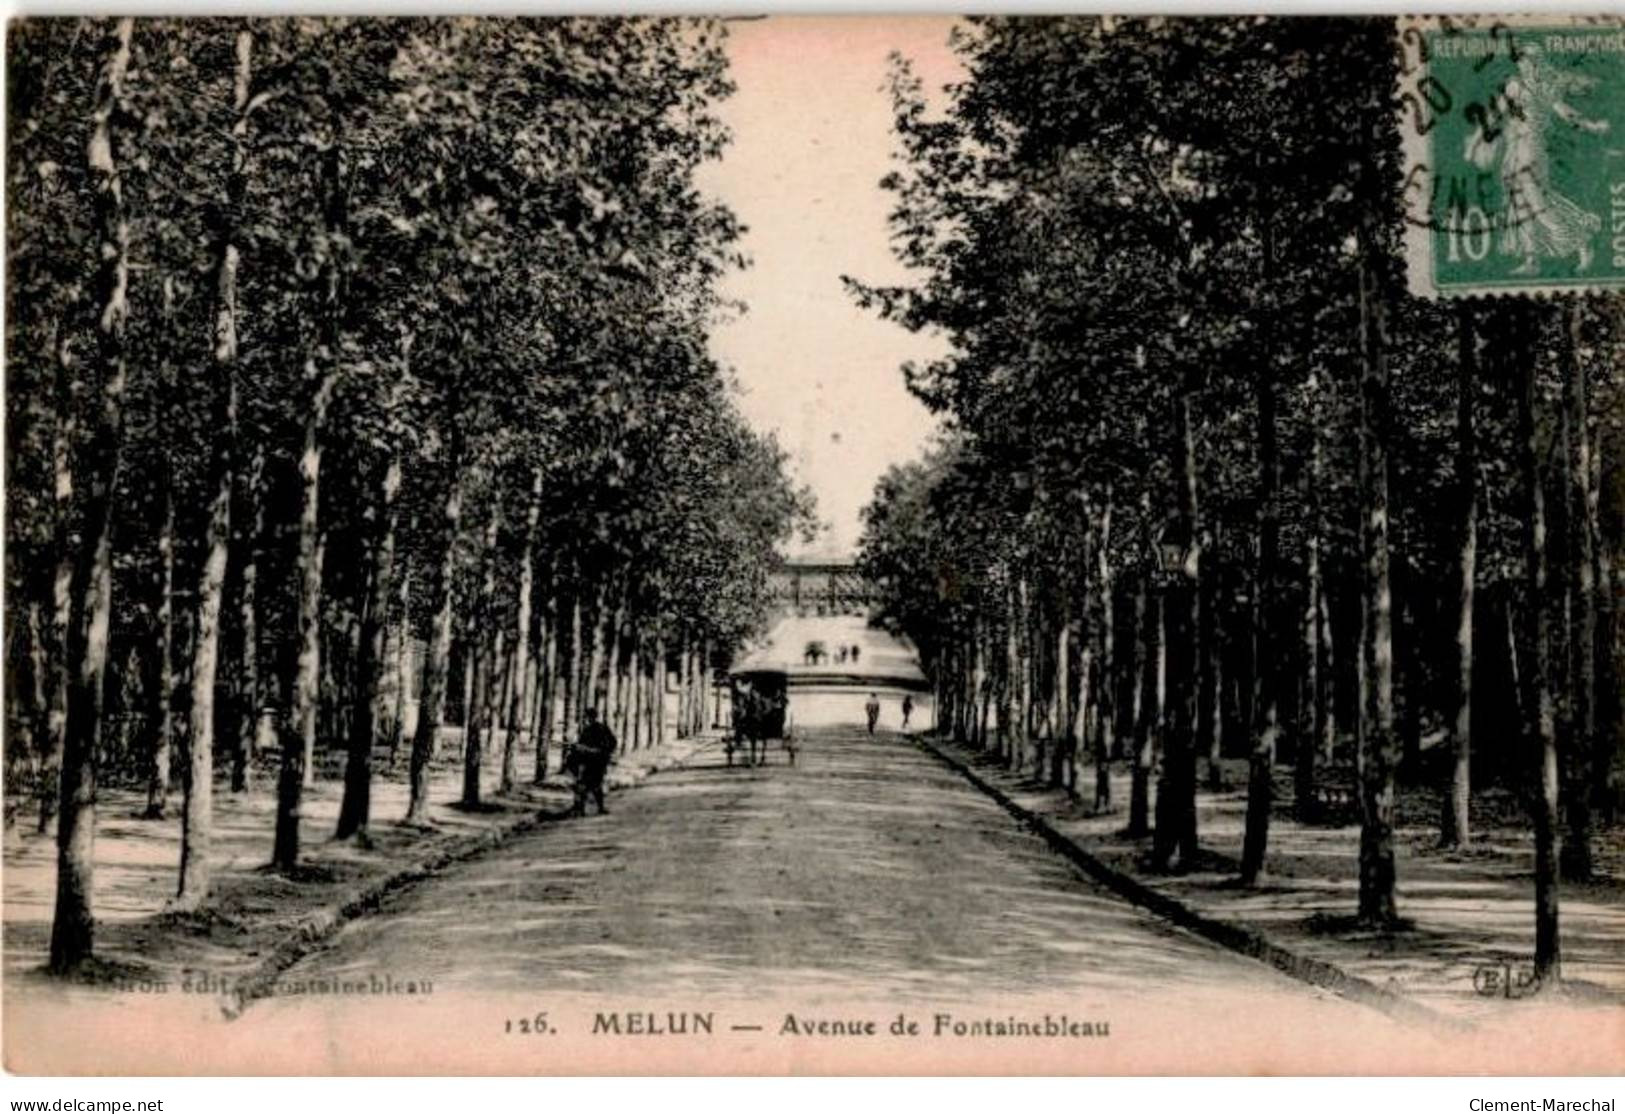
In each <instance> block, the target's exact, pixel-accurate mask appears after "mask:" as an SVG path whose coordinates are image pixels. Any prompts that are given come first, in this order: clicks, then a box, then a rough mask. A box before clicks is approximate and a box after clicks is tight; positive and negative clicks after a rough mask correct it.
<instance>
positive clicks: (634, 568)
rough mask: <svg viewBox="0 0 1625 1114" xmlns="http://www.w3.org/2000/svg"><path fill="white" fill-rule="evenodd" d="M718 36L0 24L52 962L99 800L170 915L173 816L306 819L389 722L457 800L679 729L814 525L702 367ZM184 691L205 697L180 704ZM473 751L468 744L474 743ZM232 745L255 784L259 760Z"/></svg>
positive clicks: (73, 906) (21, 566)
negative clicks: (703, 184)
mask: <svg viewBox="0 0 1625 1114" xmlns="http://www.w3.org/2000/svg"><path fill="white" fill-rule="evenodd" d="M723 35H724V31H723V28H722V26H721V24H720V23H715V22H710V21H703V20H676V19H604V20H595V19H557V20H471V19H444V20H361V19H320V20H318V19H275V20H254V21H228V20H173V21H148V20H140V21H130V20H118V21H112V20H105V21H98V20H31V21H25V22H23V23H20V24H16V25H14V26H13V27H12V29H11V35H10V44H11V45H10V63H11V64H10V68H9V73H10V78H9V81H10V85H9V88H8V98H9V103H10V109H11V115H10V119H11V124H10V133H9V135H8V143H9V150H8V154H9V156H10V157H9V159H8V163H7V166H8V174H9V176H10V177H9V181H8V187H9V190H10V195H11V204H10V208H9V210H8V219H9V225H8V228H7V237H8V243H9V246H10V252H11V261H12V271H11V276H10V277H11V281H10V282H9V283H8V287H7V298H8V302H7V308H8V320H9V322H10V325H9V332H8V335H7V349H8V361H7V365H8V382H7V422H8V430H7V432H8V438H7V443H8V445H9V447H10V449H9V453H8V459H7V468H8V474H9V482H8V485H7V493H8V497H9V513H8V518H7V541H8V545H7V557H8V559H7V568H6V574H7V578H8V581H7V587H8V600H9V607H8V614H7V620H8V621H7V636H8V638H7V651H8V655H7V665H8V671H9V672H8V685H7V689H8V693H9V696H8V700H7V714H8V716H9V720H8V734H9V736H10V739H11V740H12V742H11V745H10V746H9V747H8V756H9V757H10V758H11V764H10V766H9V767H8V771H7V774H8V786H7V788H8V793H13V794H15V793H17V792H24V791H30V790H31V791H32V792H33V793H34V794H36V795H37V800H38V802H39V813H38V816H39V823H40V825H41V827H42V828H44V827H46V826H48V825H49V824H51V823H52V821H53V819H55V818H56V816H57V815H58V812H59V808H60V816H61V823H60V832H59V845H60V848H61V853H60V866H59V892H58V906H57V918H56V919H57V927H56V932H55V935H54V937H53V946H52V961H53V964H54V965H55V966H57V967H58V968H62V969H66V968H70V967H73V966H75V965H76V964H78V963H80V962H82V961H83V960H84V958H85V957H86V956H87V955H88V954H89V953H90V947H91V923H92V919H91V909H90V901H91V892H92V891H91V886H90V862H91V855H92V851H93V847H92V843H91V841H92V840H93V834H94V805H95V792H96V784H97V781H98V779H99V780H100V781H102V782H103V783H106V782H108V781H123V782H126V783H131V782H133V783H137V784H147V785H148V786H149V788H150V792H149V802H150V807H149V809H148V815H149V816H151V817H152V818H153V819H155V820H157V819H162V818H164V817H166V816H173V812H172V811H171V804H170V795H171V780H172V777H174V778H178V781H179V783H180V788H181V795H182V811H181V819H182V824H183V828H184V832H185V849H184V850H183V858H182V869H181V883H180V887H179V896H178V899H177V901H178V904H179V905H180V906H182V907H196V906H197V905H198V904H199V903H201V902H202V901H204V900H205V899H206V897H207V893H208V867H207V859H208V855H207V852H208V835H209V824H210V794H211V792H212V791H213V785H214V781H215V779H216V772H215V758H216V756H217V755H218V756H219V757H220V758H221V759H222V763H221V764H222V766H227V767H229V778H228V776H227V775H226V773H225V771H224V770H223V771H222V774H221V781H222V784H229V785H230V787H231V788H232V789H233V790H235V791H253V790H254V789H255V773H256V766H263V765H265V764H267V763H268V762H274V763H275V768H276V769H277V770H278V773H277V774H276V777H275V791H276V793H277V796H278V805H279V807H278V823H277V831H276V833H275V841H274V851H273V848H272V846H271V844H270V837H271V833H267V838H268V846H267V851H268V853H271V854H272V855H273V857H274V860H275V862H276V864H277V865H278V866H280V867H282V868H283V869H292V868H294V867H295V866H296V865H297V863H298V860H299V840H298V836H299V823H298V820H299V813H300V801H301V795H302V792H303V788H304V787H305V786H306V785H307V784H308V783H309V782H310V780H311V779H313V778H315V777H317V776H322V775H323V774H326V773H331V772H335V771H336V770H337V768H338V767H339V766H340V765H342V766H343V769H344V775H343V776H344V778H345V801H344V811H343V814H342V816H341V819H340V831H339V834H340V835H354V834H357V833H361V834H363V835H364V832H365V828H366V825H367V822H368V819H369V790H368V787H369V784H370V779H371V778H372V776H373V764H374V753H375V750H376V751H378V752H379V753H382V752H383V750H385V749H387V752H388V754H389V755H390V757H391V759H393V758H394V756H395V754H396V750H397V746H398V744H399V743H401V742H402V741H403V739H402V735H403V731H404V730H406V727H405V726H404V725H403V721H407V722H408V723H409V721H411V719H412V717H411V716H410V715H409V714H407V706H408V705H409V704H415V705H416V706H417V708H418V714H417V715H416V724H415V731H414V732H413V733H412V734H411V735H410V736H409V737H408V738H407V739H406V740H405V741H406V742H407V743H408V745H409V748H410V750H411V762H410V776H411V781H412V793H413V802H412V817H413V819H422V818H423V815H424V812H423V806H424V803H425V801H424V798H425V796H426V793H427V786H428V780H427V770H428V768H429V767H430V765H431V764H432V763H433V762H434V761H435V759H436V749H437V747H438V745H439V742H440V737H439V735H438V733H437V728H438V727H439V726H440V723H441V720H442V715H443V714H445V715H449V716H450V717H451V718H452V719H454V720H456V721H460V722H461V723H462V724H463V726H464V728H465V731H464V733H463V741H464V747H465V748H466V753H465V755H464V769H465V772H466V777H465V781H464V790H463V795H464V800H465V802H467V803H469V804H477V803H478V802H479V800H480V797H481V793H482V791H483V789H484V787H483V786H482V783H481V769H482V759H483V757H484V749H483V748H486V747H488V746H491V745H493V740H495V739H496V738H497V737H498V734H499V733H500V735H501V737H502V738H503V744H502V745H503V748H504V750H503V755H502V759H503V760H502V766H501V769H502V774H501V785H500V786H499V788H500V789H502V790H504V791H506V790H508V789H511V788H512V787H513V786H514V783H515V781H516V779H517V778H518V777H519V776H520V775H519V773H518V770H517V761H518V757H517V756H518V753H519V752H520V751H521V749H526V750H531V751H533V752H534V755H535V758H534V761H535V775H534V776H535V777H536V778H537V779H540V778H541V777H543V776H544V775H545V773H546V770H547V761H548V742H549V740H551V739H554V738H557V737H559V736H560V735H562V734H565V733H568V732H571V731H572V730H573V728H574V725H576V724H577V723H579V722H580V720H581V717H582V715H583V712H584V710H585V709H586V708H587V707H588V706H590V705H595V704H596V705H599V706H601V707H606V708H607V711H608V715H609V716H610V717H611V719H612V722H613V723H614V724H615V725H616V727H617V729H618V730H619V731H620V732H621V733H622V735H623V738H625V739H626V741H627V743H628V744H629V745H632V746H642V745H648V744H651V743H654V742H657V741H659V740H660V739H661V737H662V736H663V734H664V731H665V726H666V717H665V715H664V714H663V711H662V710H663V708H664V706H665V694H666V691H667V686H668V684H669V683H672V681H671V678H672V676H673V674H675V677H676V681H675V684H676V685H677V687H678V688H679V690H680V692H679V697H678V700H679V705H680V708H679V721H678V729H679V730H682V731H686V730H688V729H690V728H691V727H693V726H694V725H696V724H697V723H698V722H699V721H700V717H701V715H702V710H701V709H702V708H703V699H704V697H703V691H704V689H705V688H707V687H708V685H709V681H708V678H709V673H710V669H711V668H712V667H713V666H714V665H716V664H720V663H723V662H725V661H726V659H727V657H728V655H729V654H730V653H732V651H733V649H734V648H735V647H737V646H738V645H739V644H740V643H741V641H742V640H743V639H744V638H746V637H747V636H749V635H750V634H751V633H753V632H754V631H755V630H756V629H757V627H758V626H759V625H760V623H761V622H762V621H763V620H764V618H765V617H766V614H767V610H766V609H767V606H768V604H769V600H770V596H769V590H768V580H767V576H768V571H769V569H770V567H771V565H772V563H773V560H774V554H775V551H776V550H775V547H776V545H777V544H778V543H779V542H781V541H782V540H784V539H785V538H787V537H788V536H789V535H790V533H791V532H792V531H794V530H795V529H797V528H800V527H802V526H804V525H805V524H806V522H808V521H809V519H810V513H811V508H810V502H809V497H808V495H807V494H806V493H805V491H803V490H801V489H798V488H796V487H795V486H794V485H792V484H791V482H790V481H789V480H788V478H787V469H786V462H785V457H784V454H783V453H782V452H781V451H780V450H779V448H778V446H777V445H776V444H775V443H774V442H773V440H772V439H771V438H769V437H764V436H762V435H759V434H757V433H755V432H753V431H752V430H751V429H750V428H749V427H748V426H747V425H746V424H745V423H744V421H743V419H742V417H741V416H740V413H739V411H738V410H737V408H736V406H735V403H734V398H733V394H732V388H731V386H730V381H729V379H728V376H727V373H726V371H725V369H723V368H720V367H719V366H717V364H716V363H715V362H714V361H713V359H712V358H711V357H710V356H709V354H708V353H707V349H706V335H707V331H708V328H709V326H710V324H711V320H712V316H713V315H714V314H715V313H716V312H718V309H719V300H718V295H717V282H718V280H719V278H720V277H721V276H722V275H724V274H725V273H727V272H728V271H729V270H731V269H733V268H737V267H739V266H742V265H744V262H745V261H744V260H743V259H742V258H741V256H740V255H739V252H738V250H737V247H736V241H737V238H738V235H739V231H740V229H739V227H738V225H737V223H736V221H735V219H734V217H733V215H732V214H731V213H730V212H729V211H728V210H727V209H726V208H725V207H723V206H721V205H719V204H718V203H717V202H716V201H714V200H713V199H711V198H709V197H707V196H705V195H703V194H702V193H701V192H700V191H699V190H698V189H697V187H696V185H695V173H696V170H697V169H698V168H699V167H700V166H701V165H702V164H703V163H705V162H706V161H708V160H712V159H715V158H717V157H718V156H719V155H720V153H721V152H722V150H723V148H724V146H725V145H726V143H727V140H728V136H727V133H726V130H725V129H724V127H723V126H722V125H721V123H720V122H719V120H718V118H717V116H716V115H715V111H714V110H715V105H716V103H717V102H718V100H719V99H720V98H723V97H725V96H727V95H728V93H729V92H730V85H729V82H728V76H727V72H726V57H725V54H724V51H723ZM217 697H218V699H217ZM502 728H506V730H505V731H500V729H502ZM257 751H258V752H260V753H257Z"/></svg>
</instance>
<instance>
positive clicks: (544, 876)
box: [271, 729, 1354, 1009]
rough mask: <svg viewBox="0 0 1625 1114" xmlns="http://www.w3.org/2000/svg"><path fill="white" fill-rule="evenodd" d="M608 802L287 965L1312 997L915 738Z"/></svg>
mask: <svg viewBox="0 0 1625 1114" xmlns="http://www.w3.org/2000/svg"><path fill="white" fill-rule="evenodd" d="M610 813H611V814H610V815H608V816H605V817H597V816H593V817H589V818H587V819H585V820H575V821H566V822H561V823H558V824H552V825H547V826H545V827H544V828H543V829H542V830H540V831H538V832H537V833H535V834H533V835H531V836H529V837H526V838H523V839H521V840H519V841H517V842H515V843H513V844H511V845H509V846H507V847H505V848H503V849H501V850H500V851H497V852H495V853H493V854H492V855H491V856H489V857H487V858H482V859H480V860H478V861H475V862H472V863H469V864H467V865H465V866H463V867H460V868H458V869H457V870H455V871H454V872H451V873H449V874H448V875H446V876H444V877H441V878H437V879H434V880H432V881H429V882H427V883H425V884H423V885H421V886H420V887H418V888H416V889H413V890H411V891H409V892H407V893H405V894H403V895H401V896H400V897H398V898H396V899H394V900H393V901H392V902H391V903H390V904H389V905H387V906H386V907H385V908H383V909H381V910H380V911H379V912H378V913H376V914H375V915H373V916H371V917H368V918H366V919H364V920H361V921H358V922H357V923H355V924H353V925H352V926H350V927H349V928H348V929H346V930H345V931H344V932H343V933H341V934H340V935H339V936H338V937H337V938H335V940H334V941H332V943H331V944H330V946H329V947H328V948H327V949H325V950H324V951H323V952H321V953H319V954H317V955H315V956H313V957H310V958H309V959H307V960H305V961H304V962H303V963H302V964H301V965H300V967H297V968H295V969H294V970H293V971H290V972H289V976H290V977H292V978H297V977H298V976H299V975H300V974H301V971H302V970H304V971H312V972H314V971H319V972H320V973H321V975H323V976H333V977H346V976H352V975H353V976H366V975H368V974H369V973H373V972H377V971H379V970H383V969H387V970H389V971H391V972H410V973H411V974H412V975H413V976H415V977H423V978H432V979H433V980H435V983H436V985H437V987H439V988H442V989H446V990H458V991H469V992H486V991H497V992H512V991H515V990H516V989H519V988H526V989H530V990H535V991H545V992H549V993H561V992H569V993H572V994H615V993H628V992H636V993H639V994H645V995H656V996H659V997H661V998H663V999H670V998H672V997H674V996H678V995H684V994H690V993H692V994H695V995H723V996H726V997H728V998H733V999H741V998H749V997H751V996H752V995H756V994H761V993H767V992H771V991H774V990H777V989H780V988H789V987H798V988H809V987H811V988H816V989H817V990H818V991H819V992H820V993H822V994H827V995H828V996H829V997H830V999H831V1000H839V999H841V998H845V997H851V996H860V997H863V998H866V999H875V998H886V999H892V1000H911V1001H924V1000H932V1001H942V1000H945V999H966V1000H968V999H979V998H984V997H985V996H987V995H990V994H1020V995H1029V994H1031V993H1033V992H1034V991H1035V990H1037V989H1040V988H1041V989H1042V990H1043V991H1045V992H1046V993H1049V994H1073V993H1076V992H1080V991H1088V992H1095V993H1101V994H1109V995H1111V996H1112V997H1116V996H1118V995H1121V994H1124V993H1127V994H1134V993H1137V992H1143V991H1146V990H1148V989H1153V988H1154V989H1155V990H1156V991H1157V992H1159V993H1166V992H1172V993H1187V992H1189V991H1192V990H1197V989H1200V988H1202V987H1209V988H1214V987H1224V988H1227V989H1230V990H1237V989H1246V990H1247V992H1248V993H1250V994H1253V995H1282V996H1286V997H1289V998H1296V999H1300V1000H1301V999H1304V998H1307V997H1310V996H1312V995H1313V992H1312V991H1310V990H1309V989H1308V988H1305V987H1302V986H1300V985H1299V984H1296V983H1293V982H1290V981H1289V980H1287V979H1285V978H1283V977H1280V976H1278V975H1276V974H1274V973H1273V972H1271V971H1269V970H1266V969H1264V968H1263V967H1261V966H1259V965H1258V964H1255V963H1252V962H1250V961H1246V960H1242V959H1240V958H1237V957H1235V956H1232V955H1230V954H1229V953H1226V952H1223V951H1221V950H1218V949H1216V948H1213V947H1211V946H1210V945H1208V944H1206V943H1204V942H1202V941H1199V940H1196V939H1194V938H1192V937H1189V936H1187V935H1185V934H1183V933H1181V932H1178V931H1175V930H1173V929H1170V928H1168V927H1167V926H1165V925H1163V924H1162V923H1161V922H1159V921H1157V920H1155V919H1154V918H1152V917H1150V916H1148V915H1146V914H1144V913H1141V912H1139V911H1138V910H1136V909H1134V908H1133V907H1131V906H1129V905H1127V904H1125V903H1123V902H1122V901H1121V900H1119V899H1117V898H1116V897H1114V896H1112V895H1110V894H1109V893H1106V892H1104V891H1102V890H1100V889H1098V888H1097V887H1095V886H1094V885H1092V884H1091V883H1089V882H1086V881H1084V880H1082V879H1080V878H1079V877H1078V876H1077V875H1076V874H1075V873H1074V872H1073V871H1072V869H1071V868H1070V867H1068V866H1067V865H1066V864H1065V863H1064V862H1063V861H1062V860H1061V859H1059V858H1058V857H1056V856H1055V855H1054V854H1052V853H1051V852H1050V851H1049V850H1048V849H1047V848H1046V847H1045V846H1044V845H1043V844H1042V843H1041V842H1040V841H1039V839H1038V838H1037V837H1035V836H1033V835H1031V834H1030V833H1028V832H1026V831H1024V830H1022V829H1021V828H1020V827H1019V826H1018V825H1017V824H1016V823H1015V822H1014V821H1012V820H1011V819H1010V818H1009V817H1008V816H1007V815H1006V814H1005V813H1004V812H1003V811H1002V810H1000V809H999V808H998V807H997V806H996V805H994V804H993V803H992V802H990V801H989V800H987V799H986V798H984V797H983V796H981V795H980V794H979V793H977V792H976V791H975V790H973V789H972V788H971V787H970V786H969V785H968V784H966V783H965V782H964V781H963V780H962V779H961V778H960V777H959V776H957V775H956V774H954V773H953V772H951V771H949V770H947V769H945V768H943V767H942V766H941V765H939V764H938V763H937V762H936V761H934V760H933V759H932V758H930V757H929V756H928V755H926V754H924V753H923V752H922V751H921V750H920V749H919V748H918V747H916V746H915V745H914V744H913V743H912V742H910V741H909V740H908V739H906V738H905V737H901V736H898V735H893V734H880V735H876V736H874V737H870V736H867V735H865V734H863V733H861V731H858V730H852V729H838V730H837V729H832V730H828V731H824V732H821V733H817V734H814V735H811V736H809V737H808V738H806V739H805V740H804V742H803V749H802V752H801V758H800V762H799V764H798V765H796V766H795V767H794V768H791V767H789V766H787V765H785V763H784V756H783V754H782V753H781V752H777V751H775V752H774V753H773V754H772V755H771V764H769V765H767V766H764V767H761V768H756V769H739V768H735V769H728V768H726V767H725V766H724V765H723V764H722V755H721V753H720V751H717V750H713V751H707V752H702V753H701V754H700V755H698V756H696V759H695V760H694V761H693V762H692V763H691V764H690V765H689V766H688V767H686V768H683V769H679V770H673V771H668V772H666V773H663V774H661V775H660V776H659V777H657V778H655V779H654V780H652V781H651V782H649V783H648V784H647V785H645V786H643V787H641V788H639V789H637V790H635V791H632V792H629V793H623V794H617V795H614V796H612V797H611V806H610ZM271 1008H273V1009H274V1008H275V1007H274V1006H273V1007H271ZM1348 1008H1350V1009H1352V1008H1354V1007H1352V1006H1351V1007H1348Z"/></svg>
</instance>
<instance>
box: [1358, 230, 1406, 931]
mask: <svg viewBox="0 0 1625 1114" xmlns="http://www.w3.org/2000/svg"><path fill="white" fill-rule="evenodd" d="M1377 235H1378V232H1377V230H1376V229H1375V227H1374V222H1368V224H1367V225H1366V226H1364V227H1362V228H1361V239H1362V243H1361V257H1360V264H1359V282H1360V299H1359V308H1360V352H1361V372H1360V403H1361V405H1360V489H1361V509H1362V518H1363V523H1364V524H1363V527H1362V531H1361V536H1362V541H1363V547H1362V548H1363V550H1364V556H1365V575H1364V577H1363V580H1364V585H1363V588H1364V590H1363V593H1362V595H1363V606H1362V608H1361V612H1362V621H1361V641H1362V647H1363V648H1362V651H1361V655H1360V664H1361V678H1360V689H1361V708H1362V714H1361V717H1360V721H1361V723H1362V725H1363V727H1362V730H1361V738H1360V750H1359V753H1360V763H1359V764H1360V804H1361V824H1360V898H1359V918H1360V921H1361V922H1362V923H1364V924H1367V925H1373V926H1378V927H1386V926H1389V925H1392V924H1393V923H1394V922H1395V920H1396V919H1397V918H1398V909H1397V898H1396V893H1395V884H1396V871H1395V866H1394V768H1395V766H1396V764H1397V761H1398V753H1397V749H1398V747H1397V740H1396V738H1395V732H1394V643H1393V605H1392V600H1393V594H1392V582H1391V577H1390V565H1391V562H1390V559H1389V542H1388V526H1389V523H1388V439H1389V431H1390V427H1391V419H1390V412H1389V398H1388V351H1387V349H1388V335H1387V305H1386V301H1385V295H1384V292H1383V290H1382V288H1381V283H1380V279H1379V276H1378V267H1379V263H1378V250H1379V249H1378V246H1377V245H1376V243H1374V238H1375V237H1376V236H1377Z"/></svg>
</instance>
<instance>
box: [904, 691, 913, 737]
mask: <svg viewBox="0 0 1625 1114" xmlns="http://www.w3.org/2000/svg"><path fill="white" fill-rule="evenodd" d="M913 711H914V697H912V696H905V697H903V730H904V731H907V730H908V717H909V715H910V714H911V713H912V712H913Z"/></svg>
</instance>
